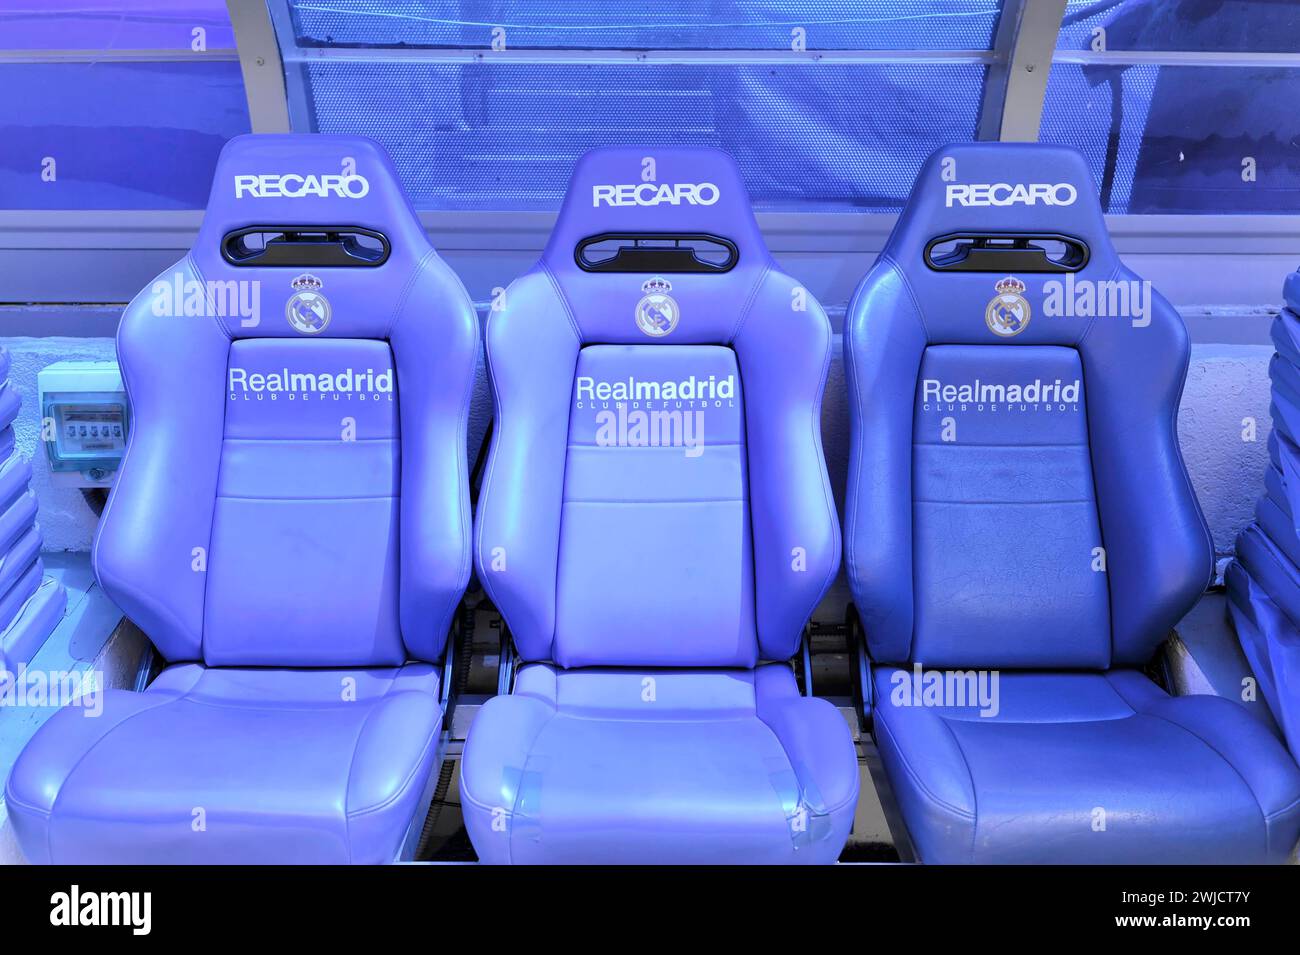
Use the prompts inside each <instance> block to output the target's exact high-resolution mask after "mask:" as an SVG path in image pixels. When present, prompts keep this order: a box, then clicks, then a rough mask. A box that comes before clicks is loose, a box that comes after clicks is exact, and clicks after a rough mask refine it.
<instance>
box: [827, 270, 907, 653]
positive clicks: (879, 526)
mask: <svg viewBox="0 0 1300 955" xmlns="http://www.w3.org/2000/svg"><path fill="white" fill-rule="evenodd" d="M880 316H886V318H884V319H882V318H881V317H880ZM925 348H926V334H925V329H924V326H923V323H922V319H921V315H920V312H919V311H918V310H917V306H916V304H915V302H914V301H913V298H912V296H911V294H910V292H909V289H908V286H907V281H906V279H905V278H904V277H903V275H902V273H901V271H900V270H899V269H898V267H897V265H895V264H894V263H893V262H892V261H890V260H889V259H886V258H882V259H881V260H880V261H879V262H877V263H876V265H875V267H873V268H872V270H871V272H870V273H868V275H867V277H866V278H865V279H864V280H863V282H862V284H861V285H860V286H859V287H858V290H857V292H856V293H855V294H854V296H853V301H852V302H851V303H850V304H849V310H848V313H847V315H846V317H845V325H844V370H845V379H846V384H847V387H848V405H849V424H850V429H851V440H850V449H851V450H850V457H849V473H848V486H847V490H846V492H845V494H846V503H845V522H844V537H845V548H844V553H845V557H844V560H845V569H846V571H847V576H848V582H849V587H850V588H851V589H852V592H853V599H854V600H855V601H856V603H857V608H858V612H859V614H860V615H861V617H862V625H863V629H864V631H865V633H866V637H867V643H868V647H869V649H870V651H871V656H872V658H873V659H874V660H876V661H877V662H884V663H888V662H895V663H902V662H904V661H905V660H907V659H908V658H909V656H910V654H911V649H912V628H913V602H914V595H913V591H912V570H913V553H912V504H911V502H912V429H913V404H914V401H915V398H916V380H917V376H918V374H919V373H920V368H921V360H922V358H923V357H924V355H925Z"/></svg>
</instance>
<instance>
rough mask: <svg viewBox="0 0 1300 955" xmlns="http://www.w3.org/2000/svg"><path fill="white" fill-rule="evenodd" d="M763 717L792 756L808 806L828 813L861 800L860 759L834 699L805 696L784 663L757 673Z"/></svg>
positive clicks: (792, 763)
mask: <svg viewBox="0 0 1300 955" xmlns="http://www.w3.org/2000/svg"><path fill="white" fill-rule="evenodd" d="M754 690H755V699H756V706H757V714H758V718H759V719H760V720H761V721H762V722H763V723H764V724H766V725H767V727H768V728H769V729H770V730H771V731H772V732H773V734H775V736H776V738H777V740H778V741H779V742H780V744H781V747H782V748H783V749H784V750H785V752H786V755H787V756H788V757H789V759H790V765H791V767H792V768H793V769H794V772H795V776H796V778H798V780H799V786H800V789H801V790H802V796H803V799H804V801H805V803H806V804H807V806H808V808H809V809H810V810H812V811H813V812H816V813H820V814H823V815H830V814H831V813H836V812H839V811H840V810H842V809H845V808H848V809H849V811H850V813H851V812H852V807H854V806H856V805H857V801H858V787H859V774H858V760H857V752H856V750H855V748H854V745H853V736H852V734H851V733H850V732H849V727H848V724H847V723H846V722H845V721H844V717H842V716H841V715H840V713H839V711H838V710H836V709H835V707H834V705H832V704H831V703H829V702H828V701H826V700H823V699H820V698H817V697H807V696H801V695H800V694H799V690H798V687H797V686H796V684H795V681H794V674H793V673H792V672H791V671H790V669H789V667H787V666H784V665H782V664H773V665H770V666H762V667H759V668H758V670H757V671H756V672H755V674H754Z"/></svg>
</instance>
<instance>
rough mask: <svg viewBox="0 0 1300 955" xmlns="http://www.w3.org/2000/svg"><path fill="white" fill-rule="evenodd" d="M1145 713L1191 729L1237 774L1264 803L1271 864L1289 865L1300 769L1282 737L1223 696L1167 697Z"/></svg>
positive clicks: (1297, 828) (1299, 806)
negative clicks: (1276, 735) (1283, 743)
mask: <svg viewBox="0 0 1300 955" xmlns="http://www.w3.org/2000/svg"><path fill="white" fill-rule="evenodd" d="M1142 712H1143V713H1144V714H1145V715H1147V716H1152V717H1158V718H1160V719H1164V720H1168V721H1169V722H1170V723H1173V724H1175V725H1177V726H1179V727H1180V728H1182V729H1183V730H1186V731H1187V732H1188V733H1190V734H1191V735H1193V736H1195V737H1197V738H1198V739H1199V740H1200V741H1201V742H1202V743H1204V744H1205V745H1206V746H1208V747H1209V748H1210V749H1212V750H1214V752H1215V753H1217V754H1218V756H1219V758H1220V759H1222V760H1223V761H1224V762H1225V763H1227V764H1228V765H1229V766H1231V767H1232V768H1233V769H1234V770H1235V771H1236V772H1237V775H1239V776H1240V777H1241V778H1242V780H1243V781H1244V782H1245V784H1246V786H1248V787H1249V788H1250V791H1251V793H1252V794H1253V795H1254V797H1255V801H1256V802H1257V803H1259V811H1260V815H1261V816H1262V817H1263V820H1264V827H1265V831H1266V833H1267V839H1268V847H1267V853H1268V859H1269V860H1270V861H1273V862H1285V861H1286V859H1287V857H1288V856H1289V855H1290V854H1291V852H1292V850H1293V849H1295V847H1296V844H1297V841H1298V840H1300V767H1297V766H1296V764H1295V761H1294V760H1293V759H1292V758H1291V756H1290V754H1289V753H1288V752H1287V751H1286V748H1285V747H1284V746H1283V745H1282V743H1281V742H1280V741H1279V740H1278V739H1277V737H1275V736H1274V735H1273V734H1272V733H1270V732H1269V731H1268V730H1267V729H1266V728H1265V727H1264V726H1262V725H1261V724H1260V723H1259V721H1258V720H1256V719H1255V718H1254V717H1252V716H1251V715H1250V714H1249V713H1248V712H1246V710H1245V709H1244V708H1243V707H1242V706H1241V705H1239V704H1238V703H1236V702H1234V701H1233V700H1230V699H1225V698H1223V697H1218V696H1209V695H1198V696H1181V697H1164V698H1163V699H1159V700H1156V701H1155V702H1153V703H1152V704H1150V705H1148V706H1147V707H1146V708H1145V709H1143V710H1142Z"/></svg>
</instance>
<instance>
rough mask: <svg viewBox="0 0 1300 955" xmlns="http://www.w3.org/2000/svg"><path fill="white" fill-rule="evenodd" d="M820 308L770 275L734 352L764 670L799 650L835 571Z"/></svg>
mask: <svg viewBox="0 0 1300 955" xmlns="http://www.w3.org/2000/svg"><path fill="white" fill-rule="evenodd" d="M831 342H832V335H831V327H830V322H829V321H828V320H827V318H826V313H825V312H824V311H823V310H822V307H821V306H820V305H819V304H818V303H817V302H816V300H815V299H813V298H812V296H811V295H809V294H808V293H807V290H804V289H801V288H800V286H799V285H798V284H797V283H796V282H795V281H794V280H793V279H791V278H790V277H789V276H787V275H783V274H782V273H780V272H775V271H772V270H768V272H767V273H766V274H765V275H764V277H763V279H762V280H761V281H760V283H759V286H758V288H757V289H756V291H755V298H754V301H753V302H752V304H751V305H750V307H749V311H748V315H747V317H746V318H745V320H744V324H743V325H742V327H741V329H740V332H739V334H738V335H737V337H736V340H735V343H734V347H735V351H736V356H737V360H738V364H739V367H740V374H741V379H742V382H743V384H744V389H745V395H746V403H745V433H746V443H747V446H748V447H747V451H748V454H749V496H750V520H751V523H752V526H753V542H754V543H753V548H754V591H755V604H756V608H755V609H756V621H757V626H758V638H759V646H760V648H761V650H762V655H763V656H764V657H765V658H767V659H771V660H787V659H789V658H790V657H791V656H793V655H794V654H795V652H796V651H797V650H798V647H799V640H800V636H801V634H802V631H803V626H804V624H805V623H806V622H807V621H808V618H809V616H810V615H811V614H812V612H813V610H814V609H815V608H816V606H817V604H818V602H819V601H820V600H821V598H822V596H823V595H824V594H825V593H826V590H827V588H828V587H830V585H831V582H832V581H833V580H834V579H835V574H836V573H837V572H838V571H839V566H840V527H839V517H838V515H837V513H836V510H835V499H834V496H833V495H832V493H831V486H830V478H829V477H828V475H827V471H826V458H825V455H824V453H823V450H822V439H821V404H822V393H823V391H824V389H825V387H826V375H827V369H828V367H829V364H830V356H831Z"/></svg>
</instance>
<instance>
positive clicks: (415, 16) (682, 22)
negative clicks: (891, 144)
mask: <svg viewBox="0 0 1300 955" xmlns="http://www.w3.org/2000/svg"><path fill="white" fill-rule="evenodd" d="M291 5H292V9H293V26H294V33H295V40H296V45H298V46H379V47H398V46H400V47H450V48H455V49H460V48H474V49H488V48H490V47H491V44H492V42H493V30H494V29H498V28H499V29H500V30H503V31H504V40H505V44H506V47H507V48H508V49H510V48H513V49H696V50H715V49H763V50H783V49H789V48H790V43H791V39H792V31H794V30H796V29H803V30H804V35H805V37H806V42H807V46H808V48H809V49H823V50H849V49H855V50H990V49H992V44H993V35H994V30H995V27H996V25H997V19H998V11H999V8H1000V6H1001V5H1000V3H999V2H998V0H884V2H876V3H862V2H860V0H802V2H798V3H789V2H780V0H662V2H659V3H654V4H638V5H632V4H628V3H626V2H621V0H396V2H393V0H292V4H291ZM282 42H283V41H282Z"/></svg>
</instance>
